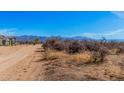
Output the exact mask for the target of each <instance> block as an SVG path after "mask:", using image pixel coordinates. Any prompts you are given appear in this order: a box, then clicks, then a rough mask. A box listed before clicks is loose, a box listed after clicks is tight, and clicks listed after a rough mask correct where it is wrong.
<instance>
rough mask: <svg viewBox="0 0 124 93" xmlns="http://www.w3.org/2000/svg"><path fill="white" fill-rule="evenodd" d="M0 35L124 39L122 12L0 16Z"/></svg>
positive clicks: (123, 15) (25, 13)
mask: <svg viewBox="0 0 124 93" xmlns="http://www.w3.org/2000/svg"><path fill="white" fill-rule="evenodd" d="M0 34H3V35H38V36H69V37H71V36H84V37H90V38H101V37H103V36H104V37H106V38H108V39H124V12H108V11H101V12H100V11H97V12H96V11H92V12H91V11H89V12H86V11H82V12H81V11H78V12H76V11H71V12H69V11H66V12H64V11H63V12H62V11H61V12H60V11H56V12H55V11H54V12H53V11H51V12H50V11H47V12H45V11H44V12H43V11H41V12H38V11H37V12H36V11H35V12H33V11H32V12H17V11H15V12H12V11H10V12H2V11H1V12H0Z"/></svg>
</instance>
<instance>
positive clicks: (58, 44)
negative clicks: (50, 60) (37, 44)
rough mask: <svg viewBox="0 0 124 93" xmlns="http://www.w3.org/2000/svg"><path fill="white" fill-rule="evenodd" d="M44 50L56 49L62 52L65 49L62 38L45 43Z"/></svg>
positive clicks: (50, 39)
mask: <svg viewBox="0 0 124 93" xmlns="http://www.w3.org/2000/svg"><path fill="white" fill-rule="evenodd" d="M43 47H44V49H54V50H58V51H62V50H63V49H64V44H63V42H62V40H61V39H60V38H49V39H47V40H46V41H45V42H44V43H43Z"/></svg>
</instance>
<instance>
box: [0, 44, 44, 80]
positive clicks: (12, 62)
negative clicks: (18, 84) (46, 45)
mask: <svg viewBox="0 0 124 93" xmlns="http://www.w3.org/2000/svg"><path fill="white" fill-rule="evenodd" d="M40 51H41V45H35V46H34V45H20V46H12V47H11V46H8V47H7V46H1V47H0V80H42V78H43V76H42V71H41V68H42V63H41V62H38V60H39V59H40V58H41V52H40Z"/></svg>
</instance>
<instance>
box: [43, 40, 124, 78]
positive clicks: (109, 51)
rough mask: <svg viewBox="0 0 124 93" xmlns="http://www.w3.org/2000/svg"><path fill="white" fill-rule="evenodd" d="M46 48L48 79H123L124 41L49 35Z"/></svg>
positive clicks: (45, 63) (46, 74)
mask: <svg viewBox="0 0 124 93" xmlns="http://www.w3.org/2000/svg"><path fill="white" fill-rule="evenodd" d="M43 48H44V50H45V52H44V57H43V59H42V61H43V62H44V69H45V71H44V74H45V78H44V79H45V80H124V71H123V70H124V67H123V66H124V63H123V60H122V59H123V58H124V55H123V53H124V43H123V42H113V41H107V40H105V39H104V38H103V39H102V40H101V41H95V40H82V41H79V40H63V39H60V38H50V39H47V40H46V41H45V42H44V43H43ZM117 59H118V60H117Z"/></svg>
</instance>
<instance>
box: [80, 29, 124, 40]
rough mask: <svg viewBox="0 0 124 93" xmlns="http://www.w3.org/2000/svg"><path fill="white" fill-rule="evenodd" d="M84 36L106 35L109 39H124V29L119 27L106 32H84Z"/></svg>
mask: <svg viewBox="0 0 124 93" xmlns="http://www.w3.org/2000/svg"><path fill="white" fill-rule="evenodd" d="M82 36H85V37H89V38H101V37H106V38H108V39H124V29H117V30H114V31H107V32H104V33H83V35H82Z"/></svg>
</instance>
